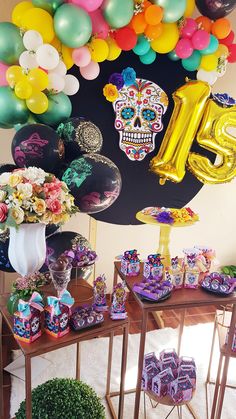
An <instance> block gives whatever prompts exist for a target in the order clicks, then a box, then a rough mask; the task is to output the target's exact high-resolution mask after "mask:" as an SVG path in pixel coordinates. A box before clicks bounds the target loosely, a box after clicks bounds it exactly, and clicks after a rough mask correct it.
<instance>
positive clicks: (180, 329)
mask: <svg viewBox="0 0 236 419" xmlns="http://www.w3.org/2000/svg"><path fill="white" fill-rule="evenodd" d="M185 312H186V310H185V309H183V310H181V314H180V325H179V335H178V348H177V354H178V356H179V355H180V350H181V343H182V337H183V331H184V320H185Z"/></svg>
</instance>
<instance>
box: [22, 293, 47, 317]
mask: <svg viewBox="0 0 236 419" xmlns="http://www.w3.org/2000/svg"><path fill="white" fill-rule="evenodd" d="M31 307H33V308H36V309H37V310H39V311H43V299H42V297H41V295H40V294H39V293H38V292H36V291H34V292H33V294H32V296H31V298H30V300H29V301H24V300H21V299H20V300H19V303H18V311H19V313H20V317H23V318H25V319H27V318H30V316H31V310H30V308H31Z"/></svg>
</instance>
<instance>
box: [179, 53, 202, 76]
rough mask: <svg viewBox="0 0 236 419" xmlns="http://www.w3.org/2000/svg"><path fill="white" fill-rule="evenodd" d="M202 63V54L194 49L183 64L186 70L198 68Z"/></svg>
mask: <svg viewBox="0 0 236 419" xmlns="http://www.w3.org/2000/svg"><path fill="white" fill-rule="evenodd" d="M200 63H201V54H200V52H199V51H197V50H195V51H193V53H192V55H191V56H190V57H189V58H184V59H183V60H182V66H183V67H184V68H185V70H188V71H195V70H197V69H198V67H199V65H200Z"/></svg>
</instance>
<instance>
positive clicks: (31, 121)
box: [14, 113, 38, 131]
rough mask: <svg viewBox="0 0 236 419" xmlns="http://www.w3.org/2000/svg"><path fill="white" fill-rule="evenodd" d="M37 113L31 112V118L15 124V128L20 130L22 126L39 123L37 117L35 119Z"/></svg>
mask: <svg viewBox="0 0 236 419" xmlns="http://www.w3.org/2000/svg"><path fill="white" fill-rule="evenodd" d="M35 117H36V115H33V114H32V113H30V116H29V119H28V121H27V122H26V123H25V124H15V125H14V129H15V130H16V131H19V130H20V129H21V128H23V127H25V126H26V125H32V124H38V121H37V119H35Z"/></svg>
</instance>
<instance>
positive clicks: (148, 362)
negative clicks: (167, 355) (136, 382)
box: [142, 352, 161, 390]
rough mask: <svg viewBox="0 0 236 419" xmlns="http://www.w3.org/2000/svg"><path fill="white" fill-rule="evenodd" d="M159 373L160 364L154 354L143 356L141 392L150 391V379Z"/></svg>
mask: <svg viewBox="0 0 236 419" xmlns="http://www.w3.org/2000/svg"><path fill="white" fill-rule="evenodd" d="M160 371H161V368H160V362H159V360H158V359H157V357H156V355H155V353H154V352H150V353H149V354H146V355H145V356H144V362H143V373H142V390H151V389H152V379H153V377H155V376H156V375H157V374H158V373H159V372H160Z"/></svg>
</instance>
